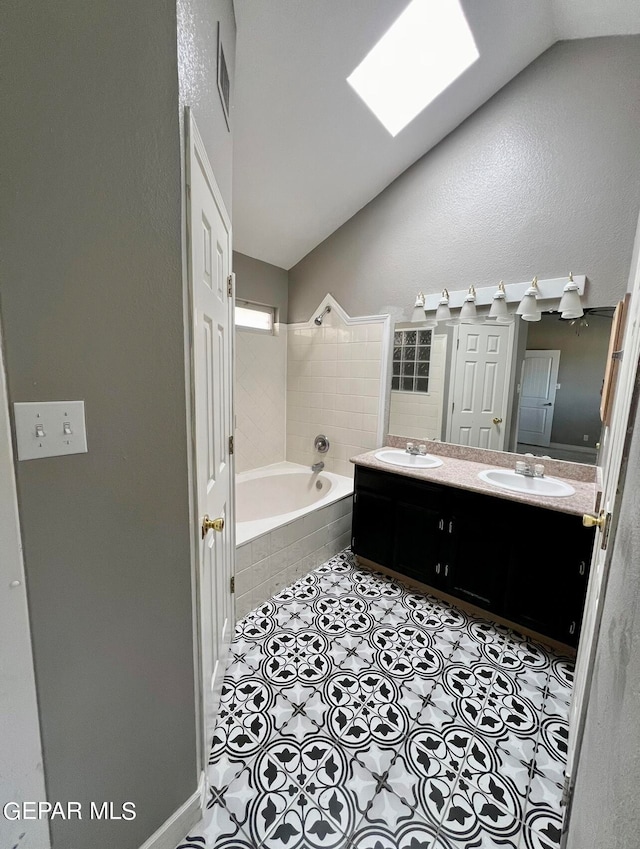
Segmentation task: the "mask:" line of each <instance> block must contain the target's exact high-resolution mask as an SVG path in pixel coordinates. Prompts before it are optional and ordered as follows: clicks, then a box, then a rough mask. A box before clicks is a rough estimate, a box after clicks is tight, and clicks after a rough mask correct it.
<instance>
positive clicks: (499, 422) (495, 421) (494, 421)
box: [493, 416, 502, 424]
mask: <svg viewBox="0 0 640 849" xmlns="http://www.w3.org/2000/svg"><path fill="white" fill-rule="evenodd" d="M493 423H494V424H502V419H501V418H500V417H499V416H496V417H495V418H494V420H493Z"/></svg>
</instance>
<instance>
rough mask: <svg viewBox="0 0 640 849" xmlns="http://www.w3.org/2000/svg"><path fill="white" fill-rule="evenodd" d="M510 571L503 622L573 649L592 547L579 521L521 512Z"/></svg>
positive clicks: (590, 531)
mask: <svg viewBox="0 0 640 849" xmlns="http://www.w3.org/2000/svg"><path fill="white" fill-rule="evenodd" d="M516 523H517V524H518V528H519V543H518V545H517V546H516V548H515V550H514V553H513V556H512V559H511V564H510V569H509V579H508V591H507V608H508V611H507V612H508V616H509V618H510V619H513V620H514V621H515V622H519V623H520V624H521V625H524V626H526V627H527V628H532V629H533V630H535V631H539V632H540V633H542V634H546V635H547V636H549V637H555V639H557V640H561V641H562V642H565V643H568V644H569V645H576V644H577V642H578V636H579V633H580V625H581V622H582V609H583V605H584V595H585V590H586V582H587V578H588V564H589V562H590V560H591V549H592V547H593V538H594V531H593V529H589V528H583V527H582V522H581V519H580V517H579V516H570V515H567V514H564V513H557V512H552V511H550V510H538V509H536V508H526V507H523V508H522V509H521V510H519V511H518V516H517V518H516Z"/></svg>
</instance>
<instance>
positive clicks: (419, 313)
mask: <svg viewBox="0 0 640 849" xmlns="http://www.w3.org/2000/svg"><path fill="white" fill-rule="evenodd" d="M425 315H426V313H425V311H424V304H422V305H420V304H416V305H415V307H414V308H413V312H412V313H411V321H412V322H413V323H416V322H419V321H420V322H422V321H424V319H425Z"/></svg>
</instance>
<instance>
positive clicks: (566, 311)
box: [558, 283, 584, 318]
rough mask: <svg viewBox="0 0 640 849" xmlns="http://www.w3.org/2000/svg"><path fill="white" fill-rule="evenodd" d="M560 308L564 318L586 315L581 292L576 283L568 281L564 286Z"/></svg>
mask: <svg viewBox="0 0 640 849" xmlns="http://www.w3.org/2000/svg"><path fill="white" fill-rule="evenodd" d="M558 309H559V310H560V312H561V313H562V318H581V317H582V316H583V315H584V310H583V309H582V304H581V303H580V293H579V292H578V287H577V286H576V284H575V283H567V285H566V286H565V287H564V291H563V293H562V298H561V299H560V306H559V307H558Z"/></svg>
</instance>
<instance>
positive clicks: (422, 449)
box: [405, 442, 427, 457]
mask: <svg viewBox="0 0 640 849" xmlns="http://www.w3.org/2000/svg"><path fill="white" fill-rule="evenodd" d="M405 450H406V452H407V454H411V455H412V456H414V457H417V456H418V454H426V453H427V446H426V445H422V444H421V445H414V444H413V442H407V447H406V449H405Z"/></svg>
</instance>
